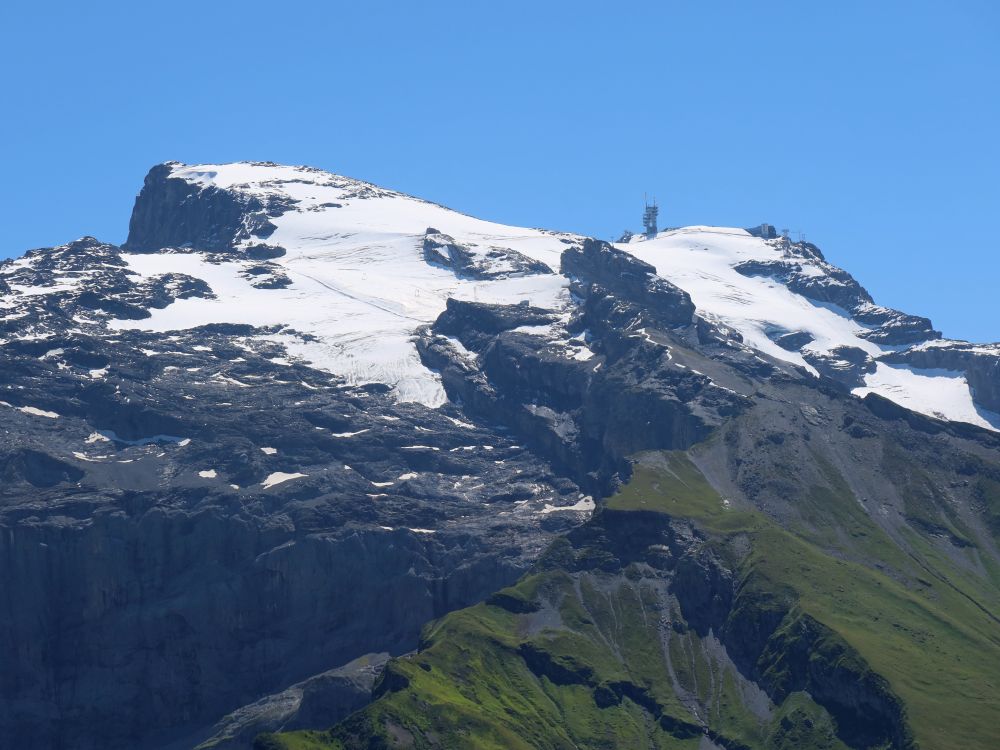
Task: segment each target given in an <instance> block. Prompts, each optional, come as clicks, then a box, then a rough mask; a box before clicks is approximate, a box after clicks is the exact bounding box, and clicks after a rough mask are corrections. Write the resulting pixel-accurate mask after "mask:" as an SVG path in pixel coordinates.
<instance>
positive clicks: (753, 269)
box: [734, 240, 941, 345]
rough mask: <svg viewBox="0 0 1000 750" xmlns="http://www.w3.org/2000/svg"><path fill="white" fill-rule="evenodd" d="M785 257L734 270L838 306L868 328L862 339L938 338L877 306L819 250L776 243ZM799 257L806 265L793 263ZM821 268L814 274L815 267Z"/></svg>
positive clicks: (922, 324) (918, 321)
mask: <svg viewBox="0 0 1000 750" xmlns="http://www.w3.org/2000/svg"><path fill="white" fill-rule="evenodd" d="M775 244H781V245H782V246H783V248H784V249H785V253H786V255H787V256H788V258H787V259H782V260H767V261H762V260H748V261H743V262H742V263H739V264H737V265H736V266H735V267H734V268H735V270H736V271H737V272H738V273H741V274H743V275H745V276H765V277H768V278H773V279H775V280H777V281H780V282H781V283H782V284H784V285H785V286H787V287H788V288H789V289H791V290H792V291H793V292H796V293H797V294H801V295H802V296H803V297H807V298H808V299H812V300H816V301H818V302H827V303H830V304H834V305H837V306H839V307H841V308H843V309H844V310H846V311H848V312H849V313H850V315H851V316H852V317H853V318H854V319H855V320H857V321H858V322H860V323H862V324H864V325H866V326H870V327H871V329H870V330H867V331H863V332H862V333H861V334H859V335H861V336H863V337H864V338H866V339H868V340H869V341H873V342H876V343H881V344H890V345H895V344H913V343H916V342H920V341H930V340H934V339H939V338H941V332H940V331H935V330H934V328H933V326H932V325H931V322H930V320H928V319H927V318H921V317H919V316H916V315H907V314H906V313H901V312H899V311H898V310H892V309H890V308H888V307H882V306H880V305H876V304H875V302H874V301H873V300H872V297H871V295H870V294H869V293H868V291H867V290H866V289H865V288H864V287H862V286H861V284H859V283H858V282H857V280H856V279H855V278H854V277H853V276H851V275H850V274H849V273H847V272H846V271H843V270H841V269H839V268H837V267H836V266H832V265H830V264H829V263H827V262H826V261H825V260H824V258H823V256H822V254H821V253H820V252H819V248H817V247H816V246H815V245H811V244H809V243H796V244H794V245H793V244H791V243H789V242H787V241H786V240H777V241H776V243H775ZM796 256H800V257H802V258H804V259H806V260H807V261H809V265H808V266H805V267H804V266H803V264H802V262H800V261H799V260H796V259H795V258H796ZM817 267H818V268H820V269H822V271H823V272H822V273H820V274H817V273H816V268H817Z"/></svg>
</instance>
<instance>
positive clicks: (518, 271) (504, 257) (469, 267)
mask: <svg viewBox="0 0 1000 750" xmlns="http://www.w3.org/2000/svg"><path fill="white" fill-rule="evenodd" d="M423 250H424V260H426V261H427V262H428V263H430V264H431V265H432V266H439V267H441V268H447V269H449V270H450V271H452V272H453V273H454V274H455V275H456V276H459V277H461V278H469V279H506V278H510V277H512V276H531V275H534V274H539V273H552V269H551V268H549V267H548V266H547V265H545V264H544V263H542V262H541V261H537V260H534V259H532V258H529V257H527V256H526V255H523V254H522V253H519V252H517V251H516V250H513V249H511V248H509V247H495V246H490V247H489V248H487V250H486V252H485V253H484V254H483V255H479V254H476V253H473V252H472V251H471V250H470V249H469V248H468V247H466V246H464V245H461V244H459V243H457V242H455V240H454V238H452V237H449V236H448V235H447V234H444V233H442V232H439V231H438V230H436V229H433V228H428V229H427V232H426V233H425V234H424V244H423Z"/></svg>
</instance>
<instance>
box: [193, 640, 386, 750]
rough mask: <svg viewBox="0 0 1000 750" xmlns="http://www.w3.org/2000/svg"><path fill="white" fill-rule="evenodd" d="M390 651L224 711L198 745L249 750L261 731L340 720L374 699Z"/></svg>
mask: <svg viewBox="0 0 1000 750" xmlns="http://www.w3.org/2000/svg"><path fill="white" fill-rule="evenodd" d="M388 660H389V654H387V653H381V654H366V655H365V656H361V657H358V658H357V659H355V660H353V661H352V662H350V663H349V664H345V665H344V666H342V667H338V668H336V669H331V670H329V671H327V672H322V673H321V674H318V675H315V676H313V677H310V678H309V679H307V680H303V681H302V682H299V683H296V684H295V685H292V686H290V687H288V688H286V689H285V690H282V691H281V692H280V693H275V694H273V695H268V696H265V697H263V698H261V699H260V700H257V701H255V702H254V703H251V704H250V705H247V706H243V707H242V708H240V709H237V710H236V711H233V712H232V713H231V714H228V715H227V716H225V717H224V718H223V719H222V720H221V721H219V723H218V724H216V725H215V726H214V727H213V728H212V735H211V736H210V737H209V738H208V739H207V740H204V741H203V742H201V743H199V744H198V746H197V748H196V749H195V750H245V749H246V748H249V747H250V746H251V745H252V744H253V740H254V738H255V737H256V736H257V735H258V734H261V733H262V732H278V731H292V730H295V729H307V728H311V727H318V726H326V725H328V724H333V723H335V722H337V721H340V720H341V719H342V718H344V717H346V716H347V715H348V714H350V713H351V712H353V711H356V710H357V709H359V708H362V707H363V706H365V705H366V704H367V703H368V701H369V700H370V699H371V692H372V688H373V687H374V685H375V680H376V679H377V678H378V676H379V674H381V672H382V669H383V667H385V663H386V662H387V661H388Z"/></svg>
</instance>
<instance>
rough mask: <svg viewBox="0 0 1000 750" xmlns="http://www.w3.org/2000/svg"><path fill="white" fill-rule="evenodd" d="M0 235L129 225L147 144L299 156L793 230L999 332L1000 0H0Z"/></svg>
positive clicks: (925, 304)
mask: <svg viewBox="0 0 1000 750" xmlns="http://www.w3.org/2000/svg"><path fill="white" fill-rule="evenodd" d="M0 80H2V84H3V86H2V90H0V97H2V98H0V157H2V174H0V205H2V207H3V209H2V210H3V216H4V218H3V225H4V226H3V232H2V234H0V257H4V256H12V255H19V254H20V253H22V252H23V251H24V250H26V249H28V248H32V247H38V246H45V245H53V244H59V243H61V242H65V241H68V240H70V239H73V238H75V237H78V236H81V235H84V234H92V235H95V236H98V237H100V238H102V239H105V240H109V241H112V242H120V241H122V240H124V238H125V234H126V231H127V227H128V217H129V212H130V210H131V207H132V201H133V199H134V196H135V193H136V192H137V190H138V188H139V187H140V186H141V184H142V178H143V176H144V175H145V173H146V171H147V170H148V169H149V167H150V166H152V165H153V164H155V163H158V162H161V161H165V160H168V159H177V160H180V161H186V162H213V161H216V162H217V161H234V160H241V159H255V160H269V161H277V162H284V163H293V164H310V165H313V166H318V167H322V168H325V169H329V170H331V171H335V172H339V173H342V174H347V175H350V176H353V177H358V178H362V179H366V180H369V181H372V182H376V183H379V184H383V185H386V186H388V187H392V188H396V189H399V190H403V191H405V192H409V193H412V194H415V195H418V196H420V197H423V198H428V199H431V200H434V201H437V202H440V203H443V204H446V205H449V206H451V207H453V208H456V209H459V210H462V211H465V212H467V213H471V214H475V215H478V216H481V217H483V218H488V219H493V220H497V221H502V222H507V223H511V224H521V225H528V226H545V227H551V228H555V229H566V230H573V231H577V232H582V233H586V234H591V235H594V236H598V237H603V238H609V237H611V236H612V235H617V234H619V233H620V232H621V231H622V230H623V229H625V228H627V227H629V228H633V229H635V228H638V226H639V225H640V223H641V222H640V219H641V212H642V200H643V193H644V192H649V193H650V194H655V195H656V197H657V198H658V200H659V202H660V204H661V205H662V209H661V220H660V224H661V226H677V225H684V224H720V225H726V226H749V225H756V224H759V223H760V222H761V221H769V222H771V223H773V224H775V225H777V226H778V227H779V228H781V227H788V228H789V229H792V230H801V231H803V232H805V233H806V236H807V238H808V239H809V240H811V241H814V242H816V243H817V244H818V245H820V247H821V248H822V249H823V250H824V251H825V252H826V254H827V257H828V258H829V259H830V260H832V261H833V262H835V263H837V264H839V265H842V266H844V267H846V268H847V269H848V270H849V271H851V272H852V273H853V274H854V275H855V276H856V277H858V279H859V280H860V281H861V282H862V283H863V284H864V285H866V286H867V287H868V289H869V290H870V291H871V292H872V293H873V294H874V295H875V297H876V299H877V300H878V301H879V302H881V303H883V304H887V305H891V306H895V307H899V308H901V309H904V310H906V311H908V312H912V313H918V314H923V315H928V316H929V317H931V318H932V319H933V321H934V322H935V324H936V325H937V326H938V327H939V328H941V329H943V330H944V332H945V334H946V335H950V336H955V337H962V338H970V339H973V340H1000V315H998V314H997V296H998V282H1000V231H998V229H997V224H998V222H1000V215H998V213H1000V211H998V209H1000V144H998V134H1000V3H997V2H996V1H995V0H983V1H980V0H952V1H951V2H926V1H924V0H905V1H904V0H881V1H880V2H872V1H871V0H867V1H865V2H855V1H854V0H847V1H843V0H841V1H840V2H835V3H812V2H802V1H801V0H796V1H791V0H790V1H788V2H768V1H767V0H760V1H759V2H746V1H742V2H739V1H737V0H716V2H696V0H686V1H685V2H680V1H678V0H672V1H664V0H661V1H660V2H640V1H635V2H623V3H608V2H585V1H579V0H578V1H577V2H543V1H542V0H535V2H521V1H519V0H513V1H511V0H508V1H507V2H503V3H486V2H476V1H474V0H473V1H470V0H464V2H435V1H434V0H422V1H421V2H403V1H402V0H400V1H399V2H380V1H378V0H365V1H364V2H340V1H338V0H328V1H326V2H294V1H291V0H286V1H285V2H273V1H272V2H266V3H265V2H256V1H255V0H243V1H242V2H228V1H226V0H201V1H200V2H189V1H187V0H173V1H172V2H162V1H157V0H150V1H149V2H134V1H133V2H128V3H125V2H100V0H94V1H93V2H87V3H81V2H68V1H67V2H45V1H44V0H34V1H33V2H22V1H20V0H5V2H4V3H2V5H0Z"/></svg>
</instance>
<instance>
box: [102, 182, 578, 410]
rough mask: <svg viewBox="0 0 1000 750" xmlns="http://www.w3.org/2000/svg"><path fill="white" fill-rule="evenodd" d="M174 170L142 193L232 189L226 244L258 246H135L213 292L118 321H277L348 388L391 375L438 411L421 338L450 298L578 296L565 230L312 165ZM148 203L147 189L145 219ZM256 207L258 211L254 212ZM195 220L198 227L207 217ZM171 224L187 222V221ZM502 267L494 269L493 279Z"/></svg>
mask: <svg viewBox="0 0 1000 750" xmlns="http://www.w3.org/2000/svg"><path fill="white" fill-rule="evenodd" d="M164 167H166V168H167V169H168V170H169V171H168V173H167V174H166V175H163V176H162V177H161V180H160V182H158V183H153V184H152V185H151V184H150V182H149V181H147V185H146V188H145V189H144V191H143V193H144V194H146V199H145V200H146V201H148V202H149V203H155V204H157V205H162V201H161V198H162V195H161V193H162V192H163V189H162V186H163V185H167V186H170V189H177V186H176V183H179V182H180V183H184V184H186V185H187V186H189V188H190V189H191V190H192V200H191V201H190V203H191V206H192V207H193V206H196V205H197V204H198V200H197V197H198V194H199V193H204V192H206V191H224V192H225V193H226V194H228V195H230V196H233V195H235V196H236V197H237V198H238V199H239V202H240V204H241V206H242V213H241V214H240V215H238V216H237V217H236V218H237V221H236V222H234V225H233V227H232V231H231V232H230V235H231V236H230V237H228V238H227V241H229V242H231V244H232V246H234V247H235V248H236V249H237V250H240V249H243V250H245V251H246V252H247V254H246V255H245V256H244V255H240V254H238V253H236V254H234V253H230V254H229V255H227V256H212V255H205V254H198V253H188V254H164V253H155V254H150V253H146V252H143V253H130V254H127V255H126V256H125V257H126V260H127V262H128V264H129V267H130V268H131V269H132V270H134V271H136V272H137V273H139V274H140V275H141V276H143V277H144V278H149V277H155V276H156V275H158V274H162V273H165V272H167V271H175V272H177V271H180V272H183V273H184V274H185V275H188V276H192V277H195V278H200V279H205V280H206V281H207V282H208V283H209V285H210V286H211V287H212V289H213V290H214V292H215V299H212V300H196V299H190V300H183V301H180V302H177V303H175V304H173V305H171V306H169V307H167V308H165V309H163V310H158V311H154V312H153V315H152V317H151V318H149V319H147V320H143V321H120V322H117V323H115V325H116V326H118V327H142V328H144V329H147V330H159V331H169V330H173V329H177V328H187V327H191V326H195V325H204V324H208V323H234V322H237V323H249V324H252V325H256V326H278V327H280V328H281V331H280V333H278V334H276V338H277V339H278V340H280V341H282V342H283V343H285V344H286V345H287V347H288V350H289V352H290V353H291V354H292V355H294V356H296V357H300V358H302V359H304V360H307V361H309V362H311V363H313V364H314V365H315V366H317V367H319V368H321V369H325V370H328V371H329V372H331V373H333V374H335V375H338V376H340V377H343V378H344V379H346V380H347V381H348V382H349V383H353V384H363V383H371V382H378V383H387V384H389V385H391V386H392V387H393V389H394V390H395V391H396V393H397V395H398V397H399V398H400V399H402V400H415V401H420V402H423V403H425V404H428V405H437V404H439V403H441V402H442V401H443V400H444V399H445V395H444V391H443V390H442V389H441V386H440V382H439V379H438V378H437V376H436V375H435V374H434V373H432V372H430V371H429V370H428V369H427V368H426V367H424V366H423V365H421V363H420V360H419V357H418V356H417V352H416V349H415V348H414V345H413V342H412V340H411V339H412V337H413V335H414V332H415V330H416V329H417V328H418V327H419V326H422V325H425V324H428V323H431V322H433V321H434V320H435V318H437V316H438V315H440V314H441V312H443V311H444V309H445V303H446V301H447V299H448V298H449V297H454V298H457V299H468V300H476V301H480V302H497V303H504V302H512V301H513V302H518V301H522V300H527V301H529V302H530V304H532V305H534V306H538V307H544V308H546V309H564V308H566V307H567V306H568V304H569V296H568V294H567V292H566V289H565V287H566V279H564V278H562V277H560V276H558V275H556V274H554V273H552V272H551V268H558V267H559V256H560V253H561V251H562V250H563V248H565V247H566V244H565V242H566V241H571V238H569V236H568V235H564V234H559V233H555V232H546V231H541V230H535V229H522V228H519V227H508V226H504V225H501V224H495V223H492V222H487V221H482V220H479V219H475V218H472V217H470V216H465V215H463V214H460V213H457V212H455V211H451V210H449V209H446V208H444V207H442V206H439V205H436V204H434V203H429V202H427V201H423V200H419V199H417V198H413V197H410V196H407V195H403V194H401V193H397V192H394V191H390V190H385V189H382V188H379V187H376V186H374V185H371V184H369V183H365V182H361V181H358V180H354V179H350V178H346V177H340V176H338V175H334V174H330V173H327V172H322V171H319V170H316V169H312V168H309V167H284V166H279V165H275V164H269V163H238V164H209V165H197V166H186V165H182V164H178V163H168V164H166V165H164ZM144 210H145V209H144V195H142V194H141V195H140V196H139V199H138V201H137V209H136V215H140V216H141V215H142V214H143V211H144ZM254 212H256V213H257V214H259V215H258V216H256V217H252V218H250V219H248V214H253V213H254ZM189 218H190V219H191V221H190V224H191V225H192V226H194V225H197V224H198V222H199V220H201V218H202V217H201V216H198V215H195V214H192V215H191V216H190V217H189ZM223 218H224V219H228V218H229V217H223ZM211 219H212V220H215V217H211ZM172 222H173V224H174V225H175V226H176V224H177V217H176V216H175V217H173V218H172ZM136 236H139V237H141V238H142V242H143V243H144V244H146V245H148V244H149V242H150V238H148V237H146V236H144V235H143V234H142V232H141V231H137V229H136V224H135V221H133V231H132V233H131V234H130V237H129V242H128V244H127V246H128V247H134V246H136V244H137V243H136ZM441 237H447V239H448V241H449V242H450V243H451V245H452V246H453V248H455V249H458V248H460V251H459V252H461V253H462V254H464V255H465V256H468V257H469V259H470V263H469V266H470V268H468V269H463V268H457V267H449V266H448V265H446V264H445V263H442V262H436V259H435V258H434V257H430V248H429V244H438V245H440V244H442V242H441ZM153 244H154V245H155V244H158V243H156V242H154V243H153ZM185 244H188V243H185ZM512 258H525V259H527V260H528V261H529V262H528V263H525V264H524V266H525V267H524V268H523V269H522V272H517V270H516V269H513V270H512V269H511V268H510V263H511V259H512ZM262 259H266V260H262ZM473 260H474V261H475V262H472V261H473ZM473 267H474V268H478V269H480V272H479V273H475V272H473V271H472V268H473ZM491 267H495V268H496V272H494V273H489V272H488V271H489V269H490V268H491ZM484 270H485V271H486V272H483V271H484ZM261 278H266V279H267V280H269V282H268V283H265V284H264V288H261V284H259V283H257V284H255V283H254V282H255V280H258V279H261Z"/></svg>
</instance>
